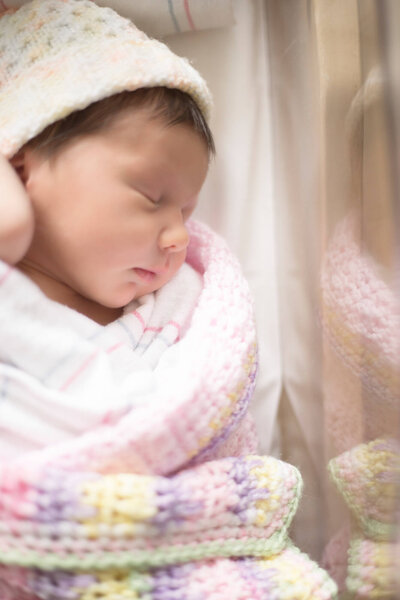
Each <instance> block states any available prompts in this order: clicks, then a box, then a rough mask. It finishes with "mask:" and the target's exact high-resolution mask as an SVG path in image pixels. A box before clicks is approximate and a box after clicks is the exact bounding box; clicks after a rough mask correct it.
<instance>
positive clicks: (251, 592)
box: [0, 222, 336, 600]
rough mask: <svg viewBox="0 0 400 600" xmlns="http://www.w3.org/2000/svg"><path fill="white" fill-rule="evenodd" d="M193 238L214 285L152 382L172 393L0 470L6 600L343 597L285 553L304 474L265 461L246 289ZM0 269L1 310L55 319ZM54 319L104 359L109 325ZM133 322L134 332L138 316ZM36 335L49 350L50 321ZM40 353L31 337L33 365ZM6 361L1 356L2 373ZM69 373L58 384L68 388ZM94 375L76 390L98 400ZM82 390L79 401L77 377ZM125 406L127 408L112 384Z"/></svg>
mask: <svg viewBox="0 0 400 600" xmlns="http://www.w3.org/2000/svg"><path fill="white" fill-rule="evenodd" d="M190 235H191V238H190V239H191V241H190V245H189V249H188V262H189V263H190V264H191V265H192V267H194V268H195V269H196V270H197V271H198V272H199V273H201V274H202V278H203V288H202V291H201V294H200V297H199V299H198V302H197V305H196V308H195V310H194V313H193V316H192V319H191V322H190V325H189V327H188V329H187V331H186V333H185V335H184V336H183V338H182V339H181V340H180V341H179V342H178V343H177V344H175V345H174V346H172V347H171V348H170V349H169V350H168V349H167V350H166V356H167V355H168V354H170V358H169V361H167V363H163V369H162V370H161V371H160V370H159V367H157V366H156V367H155V369H154V381H153V382H152V384H155V383H156V379H157V378H159V381H160V389H158V388H157V385H156V386H155V392H154V394H155V395H154V396H153V397H152V398H149V397H148V396H146V402H142V403H140V402H138V403H136V404H134V405H133V406H132V407H131V409H130V410H129V411H128V412H127V413H123V414H122V415H120V416H119V417H118V418H114V419H113V420H112V421H111V422H110V423H109V424H107V425H106V426H104V425H100V426H97V427H94V428H92V430H91V431H88V432H87V433H83V434H82V435H80V436H79V437H78V438H77V439H74V438H72V439H71V440H70V441H67V442H64V443H62V444H58V445H56V446H54V445H51V446H48V447H45V448H43V449H42V450H40V451H36V452H30V453H25V454H23V455H22V456H21V457H20V458H17V459H15V460H14V461H12V462H11V463H10V462H9V461H6V462H4V463H2V464H0V474H1V476H0V562H1V564H2V565H3V566H2V569H1V570H0V583H1V585H2V593H3V596H4V597H5V598H7V600H9V599H12V600H17V599H18V600H21V598H22V597H24V598H29V600H39V599H40V600H53V599H54V598H57V600H70V599H73V600H93V599H94V598H102V599H107V600H117V599H119V598H130V599H134V600H138V599H140V600H145V599H146V600H172V599H173V600H176V599H182V600H186V599H187V598H191V597H194V598H199V599H201V600H217V599H218V600H219V599H222V598H227V595H226V594H229V598H233V599H234V600H250V599H253V600H267V599H268V598H271V597H274V598H277V600H280V599H285V600H295V599H296V600H301V599H304V600H305V599H311V598H313V599H314V598H315V599H319V598H321V599H326V600H328V599H329V598H334V597H335V594H336V587H335V585H334V583H333V582H332V581H331V579H330V578H329V577H328V576H327V574H326V573H325V572H324V571H323V570H322V569H320V568H319V567H318V566H317V565H316V564H315V563H314V562H313V561H311V560H310V559H309V558H308V557H307V556H305V555H304V554H301V553H300V552H299V551H298V550H297V549H295V548H293V547H292V545H291V543H290V542H289V538H288V528H289V525H290V522H291V520H292V518H293V515H294V513H295V511H296V508H297V505H298V502H299V498H300V493H301V477H300V474H299V472H298V470H297V469H296V468H295V467H293V466H291V465H289V464H287V463H284V462H282V461H280V460H278V459H275V458H272V457H262V456H257V455H256V454H254V451H255V449H256V444H255V438H254V429H253V428H252V427H250V426H249V421H248V416H247V409H248V404H249V400H250V397H251V394H252V391H253V388H254V376H255V369H256V353H255V329H254V321H253V309H252V302H251V298H250V294H249V290H248V287H247V284H246V283H245V282H244V280H243V278H242V276H241V273H240V269H239V265H238V263H237V261H236V259H234V257H233V256H232V255H231V253H230V252H229V250H228V248H227V246H226V244H225V242H223V240H222V239H221V238H219V237H218V236H216V235H215V234H214V233H213V232H212V231H211V230H210V229H208V228H207V227H206V226H204V225H201V224H199V223H196V222H192V223H191V224H190ZM0 266H1V269H0V281H1V282H2V285H1V286H0V305H1V306H2V307H3V308H2V310H3V311H7V310H10V311H12V310H17V311H18V310H19V311H20V314H22V312H25V311H26V309H27V304H26V303H33V304H35V305H36V303H37V306H39V305H41V306H42V307H43V308H45V304H46V303H47V302H49V301H48V299H47V298H45V297H41V296H40V295H39V296H37V297H35V295H34V294H26V292H25V290H24V289H23V286H24V282H25V279H24V280H23V281H22V280H21V279H20V278H21V277H23V276H22V275H21V274H20V273H18V272H17V271H15V270H12V269H11V270H10V269H8V268H7V266H6V265H4V264H3V265H0ZM21 286H22V287H21ZM17 296H18V298H19V301H18V302H16V299H17ZM6 298H8V299H9V302H10V303H11V304H9V307H10V308H9V309H7V308H6V306H7V302H6ZM3 300H4V302H3ZM16 307H17V308H16ZM53 308H54V309H57V310H58V309H59V310H60V311H61V312H60V315H61V314H63V315H64V320H65V318H71V322H70V323H69V329H70V328H72V330H73V331H75V330H76V334H78V332H79V331H80V330H81V328H83V329H82V334H84V333H85V334H86V335H87V334H88V335H89V338H87V337H85V335H83V336H82V349H81V350H82V352H86V351H87V352H88V353H91V352H92V349H91V347H90V346H89V347H88V339H91V340H92V343H93V344H97V343H98V344H100V343H101V341H100V338H101V336H100V333H102V332H103V330H107V327H106V328H103V329H102V331H101V332H99V331H98V330H97V328H96V332H97V335H95V336H93V332H92V330H91V329H90V327H89V325H90V323H88V322H87V320H81V319H80V318H78V317H79V315H78V317H76V315H75V314H73V313H71V312H68V311H65V309H64V308H62V307H59V306H58V305H56V306H54V307H53ZM36 312H37V314H39V315H46V314H48V312H47V311H46V310H44V311H38V310H37V311H36ZM9 314H10V313H9ZM13 314H14V313H13ZM43 318H44V317H43ZM75 318H76V320H75ZM125 319H126V320H125V321H124V323H125V324H126V326H127V327H129V326H130V325H129V324H130V323H132V321H130V320H129V319H130V315H129V314H127V315H126V317H125ZM7 322H8V321H7V320H6V319H3V320H2V323H3V331H2V334H3V335H5V331H6V327H7ZM134 322H135V321H134ZM59 323H60V325H59V331H58V332H57V336H56V338H55V339H57V340H60V339H61V338H62V335H63V333H62V331H63V329H62V325H61V322H60V321H59ZM40 326H41V330H42V331H43V334H42V335H43V337H44V338H45V339H47V340H48V339H49V338H47V337H46V335H47V334H46V323H45V320H44V321H43V328H44V329H42V324H41V325H40ZM86 327H87V328H88V329H87V330H86V329H85V328H86ZM96 327H97V326H96ZM51 328H53V325H52V326H51ZM69 329H68V330H69ZM106 333H107V332H106V331H105V332H104V334H106ZM10 335H11V329H10ZM21 336H22V338H21V339H23V334H22V333H21ZM14 338H15V335H14ZM128 339H129V338H128ZM110 341H111V338H110V339H109V340H107V345H108V343H109V342H110ZM41 343H42V339H38V338H37V336H33V337H32V339H31V340H29V345H30V348H29V352H32V351H33V353H34V354H36V352H35V350H34V349H35V346H36V345H37V346H40V344H41ZM21 347H23V346H21V345H18V348H19V349H20V350H19V352H21ZM75 347H76V348H77V350H78V351H79V352H80V351H81V350H80V347H79V345H76V346H75ZM181 348H182V352H180V351H179V350H180V349H181ZM121 350H123V348H122V349H121ZM9 351H10V350H9V347H4V348H3V349H2V350H0V352H1V353H2V360H5V357H6V353H7V352H9ZM125 351H126V352H131V351H132V350H131V349H130V348H129V347H128V346H126V347H125ZM57 352H58V351H57ZM89 355H91V354H89ZM12 356H13V361H14V363H17V365H18V361H21V360H23V357H21V354H18V352H17V351H15V353H13V355H12ZM122 357H123V354H121V358H122ZM53 358H54V357H52V356H51V353H50V355H49V360H50V361H52V360H53ZM58 358H59V357H58V356H57V360H58ZM81 358H82V360H83V361H84V363H85V364H86V363H87V361H86V362H85V354H84V353H83V354H82V355H81ZM7 360H9V359H7ZM66 360H67V358H66ZM109 360H111V359H110V357H109ZM57 364H59V362H58V363H57ZM101 364H103V363H101ZM166 364H167V365H168V368H165V365H166ZM66 365H67V366H66V367H65V364H64V363H63V366H64V367H65V369H66V370H65V369H64V368H63V369H62V370H60V374H59V377H60V380H59V383H60V384H62V382H63V380H64V377H66V376H67V377H68V376H69V375H68V368H67V367H68V360H67V363H66ZM71 366H72V367H73V368H74V369H76V364H75V362H74V361H73V360H72V359H71ZM91 366H92V367H93V369H94V373H96V374H97V373H98V370H96V365H95V364H94V363H91ZM117 366H118V365H115V368H117ZM0 367H1V368H0V375H3V376H4V375H6V374H7V376H8V377H9V378H11V379H8V383H7V385H8V388H7V389H8V390H9V392H8V393H10V394H11V393H12V391H13V390H14V391H16V390H18V387H16V386H17V379H18V377H16V378H15V379H14V381H13V380H12V377H13V376H15V375H16V368H15V367H13V369H10V368H8V367H7V364H6V363H4V362H2V363H1V364H0ZM35 368H36V367H35ZM87 368H88V372H85V371H80V377H81V378H82V380H81V383H82V385H83V386H84V387H83V389H84V390H85V393H86V394H87V395H88V396H87V397H88V399H89V398H90V385H91V383H90V382H91V374H90V373H91V371H90V368H89V366H88V367H87ZM110 368H111V363H110ZM53 373H54V370H53ZM178 373H180V377H179V376H178ZM196 373H197V375H196ZM121 376H122V375H121ZM186 376H187V379H184V377H186ZM96 377H97V375H96V376H95V378H94V381H96ZM164 377H165V382H164V380H163V378H164ZM52 381H53V386H54V388H55V389H54V392H51V390H50V389H49V388H48V387H46V386H44V387H43V388H40V387H39V385H38V384H39V382H38V381H37V380H35V383H33V381H32V385H33V387H32V389H31V390H30V391H31V392H33V390H34V393H35V394H38V392H39V390H40V389H42V392H41V393H43V394H49V393H51V394H54V398H53V400H54V402H55V403H57V401H59V396H58V394H59V391H58V387H57V386H56V381H55V380H54V379H53V380H52ZM183 382H184V384H183ZM74 384H75V388H74V393H78V392H77V391H78V390H79V389H80V385H79V379H75V380H74ZM3 389H4V388H3ZM96 389H97V388H96ZM28 390H29V386H28V388H27V389H25V392H24V393H29V392H28ZM18 393H20V392H18ZM143 393H145V392H143ZM115 394H116V395H115V397H114V398H113V400H114V401H115V402H117V403H118V397H117V396H118V388H117V387H116V386H115ZM100 423H101V419H100ZM227 453H229V454H230V455H233V456H227ZM23 594H24V595H23ZM3 596H2V598H3Z"/></svg>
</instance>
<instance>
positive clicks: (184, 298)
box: [0, 263, 202, 458]
mask: <svg viewBox="0 0 400 600" xmlns="http://www.w3.org/2000/svg"><path fill="white" fill-rule="evenodd" d="M0 272H1V275H2V276H1V280H2V281H1V283H2V285H1V286H0V335H1V349H0V359H1V363H0V374H1V376H0V382H1V383H0V457H2V458H5V457H9V458H11V457H15V456H16V455H17V454H19V453H20V452H26V451H29V450H34V449H35V448H39V447H42V446H45V445H47V444H51V443H55V442H58V441H63V440H66V439H68V438H70V437H71V436H75V435H78V434H79V433H81V432H83V431H85V430H88V429H90V428H91V427H93V426H95V425H97V424H99V422H109V421H112V420H113V418H117V417H118V416H120V415H121V413H122V414H123V413H124V412H125V411H127V410H129V409H130V408H132V406H133V405H134V404H135V401H136V402H145V401H146V398H147V396H148V395H149V394H150V393H151V391H152V390H153V389H154V385H155V384H154V378H153V371H154V369H155V368H156V366H157V365H158V363H159V361H160V358H161V357H162V356H163V354H164V353H165V351H166V350H167V349H168V348H170V347H171V346H172V345H173V344H175V343H176V342H177V341H178V340H179V339H180V337H181V336H182V335H183V334H184V332H185V328H186V326H187V324H188V321H189V319H190V316H191V314H192V312H193V309H194V307H195V305H196V302H197V299H198V296H199V294H200V291H201V287H202V282H201V276H200V274H199V273H197V272H196V271H195V270H194V269H192V268H191V267H190V266H189V265H188V264H186V263H185V264H184V265H182V267H181V269H180V270H179V271H178V273H177V274H176V275H175V276H174V278H173V279H172V280H171V281H169V282H168V283H167V284H166V285H165V286H164V287H162V288H161V289H159V290H157V291H156V292H153V293H151V294H147V295H146V296H142V297H141V298H139V299H137V300H134V301H133V302H131V303H130V304H129V305H128V306H126V307H125V309H124V313H123V315H122V316H121V317H120V318H119V319H117V320H116V321H114V322H112V323H110V324H109V325H107V326H102V325H99V324H98V323H96V322H95V321H92V320H91V319H89V318H87V317H85V316H84V315H82V314H80V313H78V312H76V311H75V310H73V309H70V308H68V307H67V306H63V305H61V304H59V303H57V302H53V301H52V300H50V299H49V298H47V297H46V296H45V295H44V294H43V293H42V292H41V290H40V289H39V288H38V287H37V286H36V284H34V283H33V282H32V281H31V280H30V279H28V278H27V277H26V276H25V275H23V274H22V273H21V272H19V271H17V270H15V269H11V268H10V267H9V266H8V265H6V264H5V263H0ZM11 273H12V277H11V276H10V275H11ZM27 341H28V342H27ZM160 368H161V369H162V366H161V367H160ZM27 388H28V389H29V388H30V389H31V393H29V394H27ZM35 389H36V390H37V396H38V398H39V397H40V401H39V400H37V399H36V398H35V393H34V390H35ZM110 398H112V404H110ZM83 399H84V402H83ZM55 400H56V401H55Z"/></svg>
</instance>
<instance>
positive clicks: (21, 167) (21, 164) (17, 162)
mask: <svg viewBox="0 0 400 600" xmlns="http://www.w3.org/2000/svg"><path fill="white" fill-rule="evenodd" d="M10 163H11V165H12V166H13V167H14V169H15V171H16V172H17V174H18V176H19V178H20V179H21V181H22V183H24V184H25V183H26V179H27V173H26V152H25V151H24V150H19V151H18V152H17V154H14V156H13V157H12V158H10Z"/></svg>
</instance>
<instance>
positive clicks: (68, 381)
mask: <svg viewBox="0 0 400 600" xmlns="http://www.w3.org/2000/svg"><path fill="white" fill-rule="evenodd" d="M98 352H99V350H96V352H94V353H93V354H92V355H91V356H89V357H88V358H87V359H86V360H85V361H84V362H83V363H82V364H81V366H80V367H79V369H78V370H77V371H75V373H73V374H72V375H71V377H70V378H69V379H67V381H66V382H65V383H64V384H63V385H62V386H61V387H60V391H61V392H63V391H64V390H66V389H67V387H68V386H70V385H71V383H72V382H73V381H74V380H75V379H76V378H77V377H78V376H79V375H80V374H81V373H82V371H84V370H85V369H86V368H87V367H88V365H89V364H90V363H91V362H92V360H93V359H94V358H95V356H97V354H98Z"/></svg>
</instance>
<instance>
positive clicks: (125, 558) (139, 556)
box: [0, 532, 288, 571]
mask: <svg viewBox="0 0 400 600" xmlns="http://www.w3.org/2000/svg"><path fill="white" fill-rule="evenodd" d="M287 544H288V537H287V535H286V534H284V535H282V534H281V533H280V532H277V533H275V534H274V535H272V536H271V537H269V538H268V539H259V538H248V539H246V540H245V541H243V540H237V539H231V540H224V541H220V540H212V541H210V542H196V543H193V544H188V545H185V546H183V547H182V546H174V545H171V546H168V547H164V548H159V549H155V550H135V549H132V550H131V551H129V552H98V553H90V554H88V555H86V556H79V555H78V554H73V553H72V554H69V555H68V556H58V555H57V554H50V553H49V554H45V555H42V554H40V553H38V552H35V551H28V552H22V551H20V550H10V551H8V552H7V551H6V552H4V551H0V563H2V564H5V565H15V566H20V567H30V568H31V567H36V568H39V569H43V570H49V571H51V570H54V569H63V570H79V571H81V570H82V571H87V570H104V569H112V568H121V569H125V568H135V569H139V570H140V569H147V568H154V567H164V566H168V565H172V564H177V563H187V562H190V561H196V560H206V559H211V558H233V557H243V556H259V557H268V556H272V555H274V554H278V553H279V552H281V551H282V550H283V549H284V548H285V547H286V546H287Z"/></svg>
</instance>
